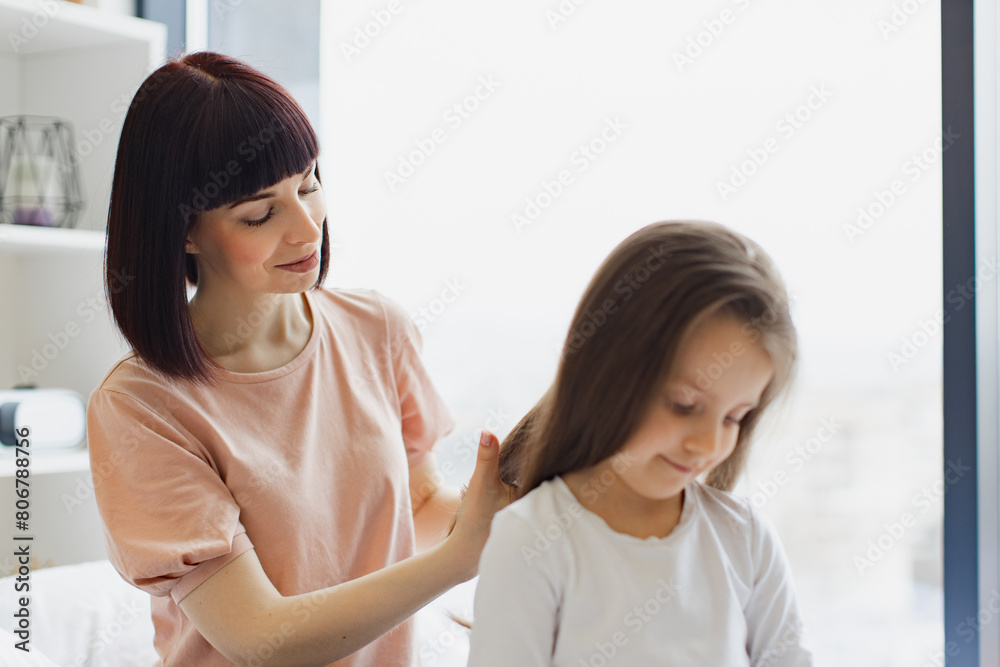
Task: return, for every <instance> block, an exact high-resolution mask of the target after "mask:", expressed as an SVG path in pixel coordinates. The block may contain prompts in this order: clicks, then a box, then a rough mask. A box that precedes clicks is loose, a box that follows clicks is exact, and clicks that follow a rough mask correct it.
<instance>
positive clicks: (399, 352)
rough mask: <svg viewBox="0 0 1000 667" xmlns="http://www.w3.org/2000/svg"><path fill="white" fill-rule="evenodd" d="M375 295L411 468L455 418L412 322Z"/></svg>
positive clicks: (390, 303)
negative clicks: (382, 316) (382, 312)
mask: <svg viewBox="0 0 1000 667" xmlns="http://www.w3.org/2000/svg"><path fill="white" fill-rule="evenodd" d="M376 294H377V293H376ZM378 296H379V301H380V302H381V303H382V307H383V309H384V310H385V315H386V324H387V327H388V341H389V342H388V344H389V347H390V352H391V355H392V359H393V375H394V377H395V381H396V391H397V392H398V395H399V406H400V419H401V420H402V430H403V443H404V445H405V446H406V458H407V460H408V463H409V466H410V467H411V468H413V467H416V466H418V465H420V464H421V463H423V461H424V459H426V458H427V455H428V454H429V453H430V451H431V448H432V447H433V446H434V443H436V442H437V441H438V440H439V439H440V438H441V437H443V436H445V435H447V434H448V433H450V432H451V430H452V429H453V428H454V427H455V420H454V418H453V417H452V415H451V412H450V411H449V410H448V406H447V405H446V404H445V402H444V399H442V398H441V395H440V394H439V393H438V391H437V389H435V387H434V383H433V382H431V378H430V375H429V374H428V373H427V369H426V368H425V367H424V364H423V361H422V360H421V358H420V354H421V352H422V350H423V339H422V338H421V336H420V331H419V330H418V329H417V326H416V324H414V322H413V320H412V319H411V318H410V316H409V315H408V314H407V313H406V311H405V310H403V308H402V306H400V305H399V304H397V303H396V302H394V301H392V300H391V299H387V298H386V297H384V296H382V295H378Z"/></svg>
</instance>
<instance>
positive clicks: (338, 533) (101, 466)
mask: <svg viewBox="0 0 1000 667" xmlns="http://www.w3.org/2000/svg"><path fill="white" fill-rule="evenodd" d="M318 154H319V146H318V142H317V139H316V135H315V133H314V131H313V129H312V128H311V127H310V125H309V122H308V120H307V119H306V117H305V115H304V113H303V112H302V110H301V109H300V108H299V106H298V105H297V104H296V103H295V101H294V100H293V99H292V98H291V97H290V96H289V95H288V93H287V92H286V91H285V90H284V89H283V88H281V87H280V86H279V85H278V84H276V83H275V82H274V81H272V80H271V79H269V78H267V77H266V76H264V75H263V74H261V73H260V72H258V71H256V70H254V69H252V68H250V67H249V66H247V65H246V64H244V63H241V62H239V61H237V60H234V59H231V58H228V57H225V56H222V55H219V54H214V53H194V54H189V55H187V56H184V57H181V58H179V59H177V60H174V61H171V62H169V63H167V64H166V65H164V66H163V67H161V68H159V69H158V70H157V71H155V72H154V73H153V74H152V75H150V77H149V78H148V79H147V80H146V81H145V82H144V83H143V84H142V86H141V87H140V88H139V90H138V92H137V93H136V95H135V98H134V99H133V101H132V104H131V106H130V108H129V111H128V115H127V116H126V118H125V122H124V126H123V128H122V134H121V139H120V142H119V146H118V154H117V161H116V165H115V174H114V180H113V184H112V192H111V206H110V211H109V216H108V250H107V261H106V264H107V265H106V274H107V285H108V293H109V302H110V305H111V309H112V312H113V315H114V318H115V321H116V323H117V324H118V327H119V329H120V330H121V332H122V334H123V335H124V337H125V338H126V339H127V340H128V342H129V343H130V344H131V345H132V351H131V352H129V353H128V354H126V355H125V356H124V357H122V359H120V360H119V361H118V362H117V363H116V364H115V365H114V367H113V368H112V369H111V370H110V371H109V372H108V374H107V376H106V377H105V378H104V380H103V381H102V382H101V384H100V385H99V386H98V387H97V389H95V391H94V392H93V393H92V394H91V397H90V402H89V405H88V441H89V447H90V457H91V462H92V465H93V469H94V470H102V471H103V470H105V469H107V470H109V471H110V472H108V473H107V474H103V475H99V476H97V477H96V478H95V480H94V482H95V484H94V486H95V492H96V497H97V502H98V507H99V509H100V512H101V516H102V519H103V521H104V524H105V534H106V539H107V545H108V554H109V558H110V559H111V561H112V563H114V565H115V567H116V568H117V569H118V571H119V572H120V573H121V575H122V577H123V578H125V579H126V580H127V581H129V582H131V583H132V584H134V585H135V586H138V587H139V588H142V589H143V590H146V591H148V592H149V593H151V594H152V595H153V598H152V613H153V620H154V625H155V630H156V636H155V645H156V649H157V651H158V653H159V655H160V656H161V660H162V663H163V664H165V665H174V664H176V665H228V664H231V662H235V663H237V664H247V665H257V664H267V663H269V662H273V663H278V664H312V665H323V664H328V663H332V662H335V661H339V660H341V659H344V660H343V661H342V662H340V663H338V664H344V665H372V666H378V667H386V666H392V665H399V666H407V667H408V666H410V665H413V664H415V660H414V657H415V655H416V647H415V646H414V634H413V628H412V627H411V626H412V622H411V621H408V620H407V619H408V618H409V617H410V616H411V615H412V614H413V613H414V612H415V611H417V610H418V609H419V608H421V607H422V606H423V605H425V604H426V603H427V602H429V601H430V600H432V599H434V598H435V597H437V596H438V595H440V594H441V593H442V592H444V591H445V590H447V589H448V588H450V587H451V586H454V585H456V584H458V583H460V582H462V581H466V580H468V579H470V578H472V577H473V576H474V575H475V572H476V568H477V563H478V558H479V554H480V552H481V550H482V547H483V544H484V543H485V541H486V538H487V536H488V532H489V526H490V521H491V519H492V517H493V514H494V513H495V512H496V511H497V509H499V508H500V507H502V506H503V505H505V504H506V503H507V502H508V501H509V493H508V489H507V488H506V487H505V486H504V485H503V484H502V483H501V482H500V480H499V477H498V474H497V450H498V444H499V443H498V442H497V441H496V439H495V437H493V436H492V435H491V434H488V433H486V432H484V433H483V441H482V442H483V446H481V447H480V448H479V458H478V460H477V464H476V469H475V472H474V474H473V477H472V479H471V481H470V484H469V491H468V493H467V494H466V497H465V500H464V501H460V500H459V498H458V494H457V493H456V492H455V491H454V490H450V489H442V488H438V487H437V485H436V484H435V483H434V479H435V472H436V468H435V466H434V462H433V458H432V457H431V456H430V455H429V451H430V449H431V447H432V446H433V444H434V443H435V442H436V441H437V440H438V438H440V437H441V436H442V435H444V434H446V433H447V432H449V431H450V430H451V428H452V427H453V422H452V419H451V416H450V414H449V413H448V410H447V408H446V407H445V405H444V403H443V402H442V400H441V398H440V397H439V395H438V394H437V392H436V391H435V390H434V387H433V385H432V384H431V382H430V379H429V378H428V376H427V374H426V371H425V370H424V367H423V365H422V364H421V361H420V356H419V355H420V345H421V342H420V336H419V334H418V332H417V330H416V328H415V326H414V325H413V323H412V322H411V321H410V319H409V317H408V316H407V314H406V312H405V311H403V310H402V309H401V307H400V306H398V305H397V304H395V303H393V302H391V301H389V300H387V299H385V298H384V297H382V296H380V295H379V294H377V293H375V292H373V291H371V290H327V289H325V288H323V287H322V283H323V280H324V277H325V275H326V272H327V266H328V263H329V237H328V232H327V221H326V206H325V203H324V198H323V192H322V187H321V185H320V178H319V170H318V167H317V165H316V159H317V156H318ZM192 286H193V287H196V288H197V290H196V292H195V293H194V296H193V298H191V299H190V302H189V300H188V291H187V290H188V289H189V288H190V287H192ZM109 463H110V464H111V465H109ZM456 512H457V519H456ZM453 521H454V524H453V525H454V527H453V529H452V530H451V532H450V533H448V535H447V536H446V537H444V539H440V536H441V535H442V534H443V533H444V532H445V529H446V528H447V527H448V526H449V524H450V523H451V522H453ZM417 544H419V545H421V546H424V547H426V550H425V551H422V552H420V553H415V551H416V545H417ZM394 628H395V629H394ZM393 629H394V630H393ZM390 630H393V631H392V632H390ZM348 656H350V657H348Z"/></svg>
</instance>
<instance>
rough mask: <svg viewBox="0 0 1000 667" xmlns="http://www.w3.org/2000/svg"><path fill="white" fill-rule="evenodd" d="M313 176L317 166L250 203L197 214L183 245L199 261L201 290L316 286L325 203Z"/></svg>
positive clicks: (275, 290) (273, 291) (274, 291)
mask: <svg viewBox="0 0 1000 667" xmlns="http://www.w3.org/2000/svg"><path fill="white" fill-rule="evenodd" d="M314 172H315V163H313V164H312V165H310V166H309V168H308V169H306V171H304V172H303V173H301V174H296V175H295V176H291V177H290V178H286V179H285V180H283V181H280V182H279V183H277V184H275V185H274V186H272V187H270V188H267V189H265V190H262V191H261V192H258V193H257V194H256V195H253V196H251V197H250V198H249V199H246V200H243V201H239V202H235V203H233V204H227V205H225V206H220V207H219V208H214V209H211V210H209V211H203V212H202V213H201V214H200V215H199V217H198V221H197V222H196V223H195V225H194V226H193V227H192V229H191V231H190V233H189V234H188V237H187V242H186V244H185V250H186V251H187V252H189V253H194V254H195V261H196V262H197V263H198V290H199V291H201V290H202V289H203V288H204V287H206V286H209V289H211V290H213V291H214V290H215V289H218V288H220V287H221V288H224V289H226V290H231V291H233V292H234V293H239V292H251V293H270V294H286V293H293V292H302V291H305V290H306V289H308V288H309V287H310V286H312V285H313V284H314V283H315V282H316V279H317V277H318V275H319V265H320V262H319V259H320V257H319V253H320V245H321V241H322V238H323V235H322V232H323V220H324V219H325V218H326V201H325V199H324V197H323V190H322V188H321V186H320V184H319V181H318V180H317V179H316V177H315V175H314ZM302 260H304V261H302Z"/></svg>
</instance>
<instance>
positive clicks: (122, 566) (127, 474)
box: [87, 388, 253, 603]
mask: <svg viewBox="0 0 1000 667" xmlns="http://www.w3.org/2000/svg"><path fill="white" fill-rule="evenodd" d="M87 440H88V447H89V449H90V464H91V473H92V476H93V480H94V494H95V497H96V500H97V506H98V509H99V511H100V514H101V519H102V521H103V524H104V532H105V541H106V545H107V551H108V558H109V560H110V561H111V563H112V564H113V565H114V566H115V569H117V570H118V572H119V574H121V576H122V577H123V578H124V579H125V580H126V581H128V582H129V583H131V584H132V585H134V586H136V587H138V588H140V589H142V590H144V591H146V592H148V593H150V594H151V595H156V596H165V595H170V596H171V597H172V598H173V599H174V601H175V602H178V603H179V602H180V601H181V600H182V599H183V598H184V596H185V595H187V594H188V593H190V592H191V591H192V590H194V589H195V588H196V587H197V586H198V585H199V584H201V583H202V582H203V581H205V580H206V579H208V578H209V577H210V576H212V575H213V574H214V573H215V572H217V571H218V570H219V569H221V568H222V567H223V566H224V565H226V564H227V563H228V562H230V561H231V560H233V559H235V558H236V557H237V556H239V555H241V554H242V553H244V552H245V551H247V550H249V549H251V548H253V545H252V544H251V542H250V539H249V538H248V537H247V535H246V530H245V529H244V527H243V525H242V524H241V523H240V508H239V506H238V505H237V503H236V501H235V500H234V499H233V496H232V494H231V493H230V492H229V489H228V488H227V487H226V485H225V484H224V483H223V481H222V479H221V478H220V476H219V473H218V472H217V471H216V470H215V469H214V468H213V466H212V465H211V463H210V462H209V460H208V459H207V457H205V456H204V455H203V454H202V453H201V452H200V449H199V447H198V445H197V443H193V442H191V441H190V440H189V439H188V438H187V437H185V435H184V434H183V433H182V432H181V431H180V430H179V429H178V428H175V427H174V426H172V425H171V424H169V423H168V422H167V420H165V419H164V418H163V417H162V416H160V415H159V414H157V413H156V412H155V411H154V410H152V409H150V408H149V407H148V406H147V405H146V404H144V403H142V402H140V401H139V400H137V399H135V398H133V397H132V396H129V395H127V394H124V393H121V392H119V391H115V390H109V389H103V388H98V389H96V390H95V391H94V392H93V393H92V394H91V396H90V401H89V403H88V406H87Z"/></svg>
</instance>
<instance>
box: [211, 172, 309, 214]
mask: <svg viewBox="0 0 1000 667" xmlns="http://www.w3.org/2000/svg"><path fill="white" fill-rule="evenodd" d="M315 167H316V162H315V161H313V163H312V164H310V165H309V166H308V167H306V170H305V171H303V172H302V174H301V176H302V178H303V179H305V178H306V176H308V175H309V174H311V173H312V170H313V169H314V168H315ZM274 195H275V192H274V191H273V190H268V191H267V192H258V193H257V194H255V195H250V196H249V197H246V198H244V199H240V200H239V201H234V202H233V203H232V204H230V205H229V206H228V207H227V208H234V207H236V206H239V205H240V204H246V203H248V202H252V201H260V200H261V199H267V198H268V197H273V196H274Z"/></svg>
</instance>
